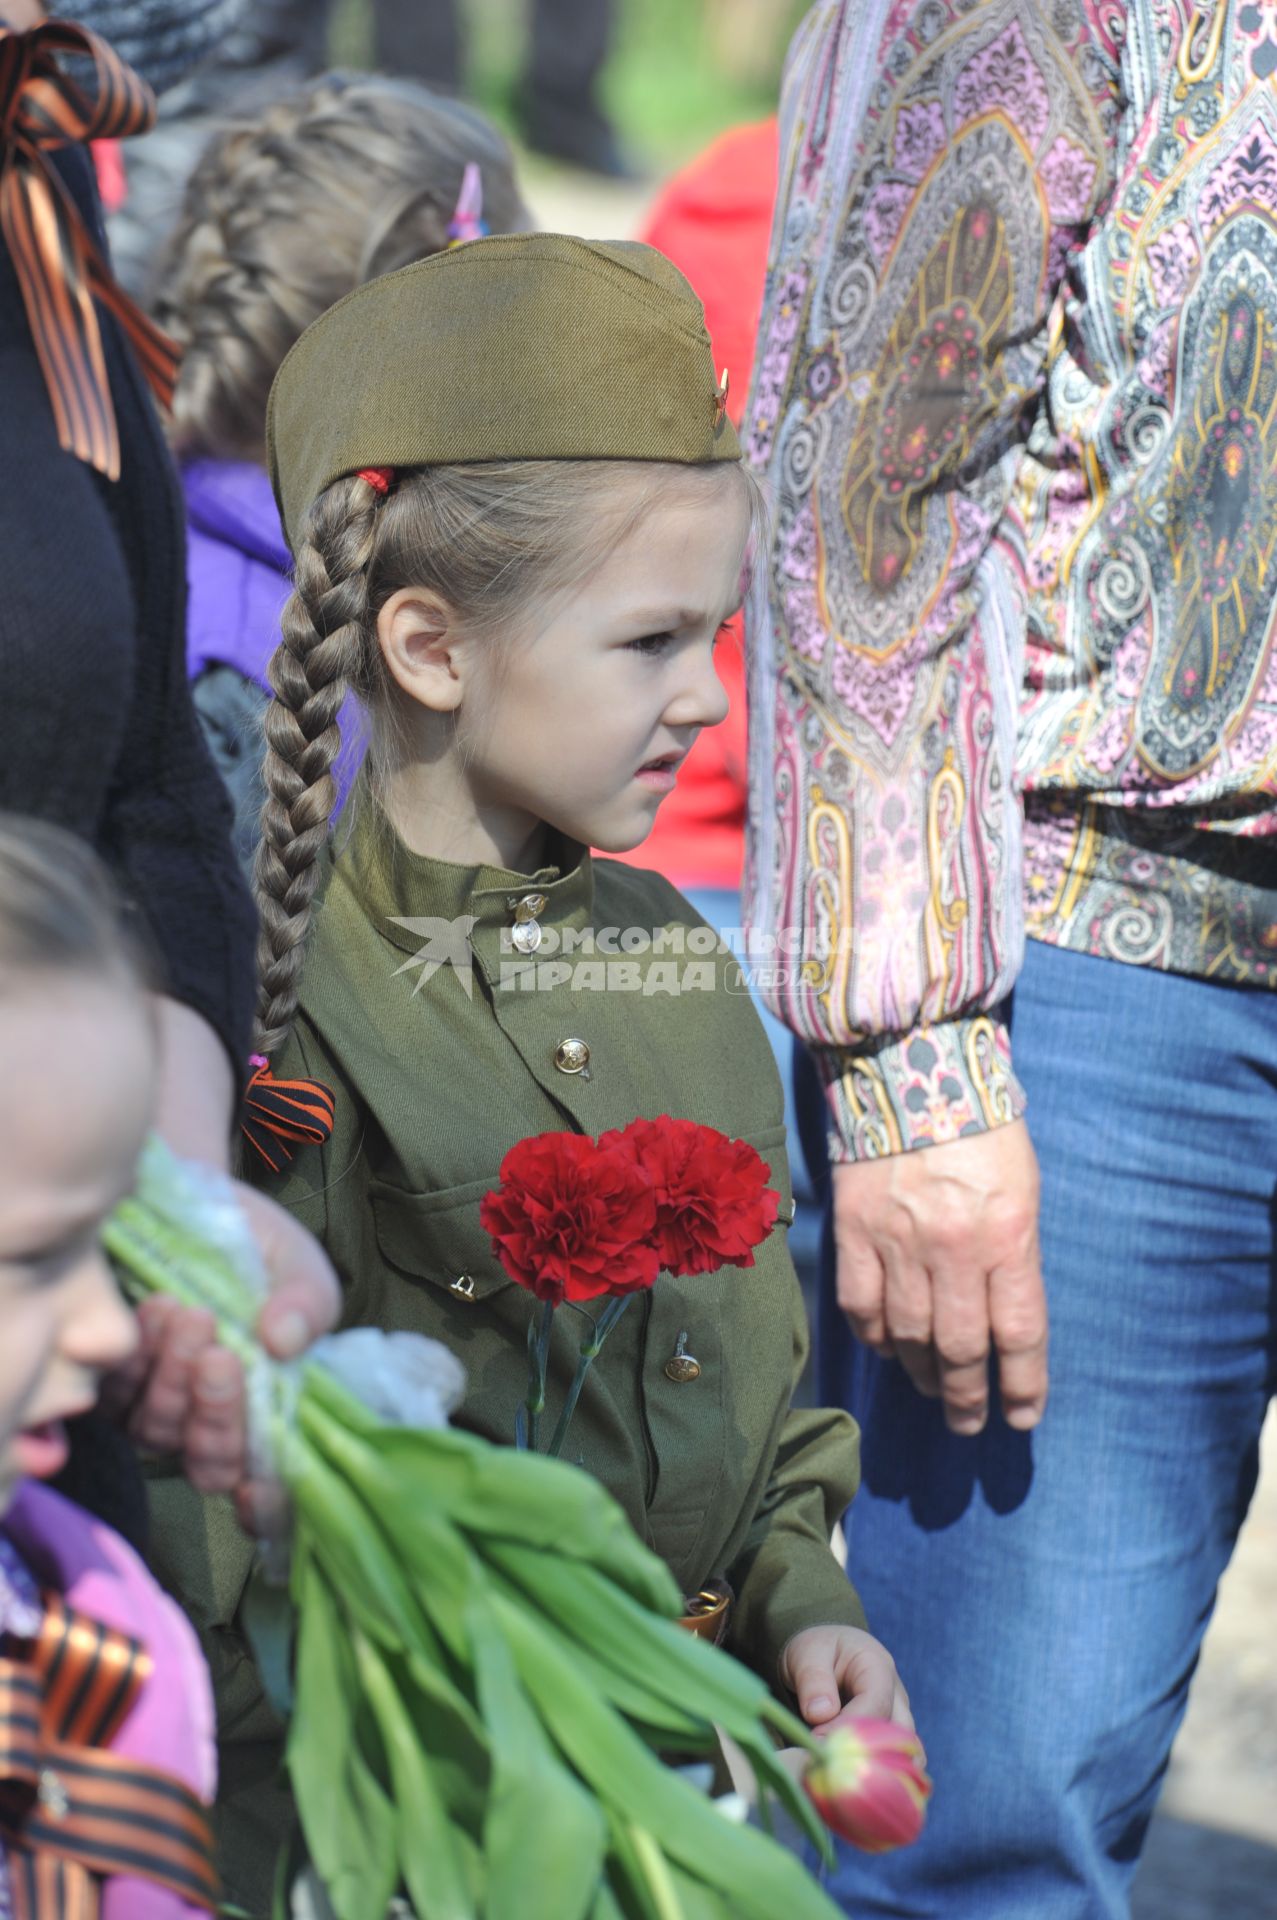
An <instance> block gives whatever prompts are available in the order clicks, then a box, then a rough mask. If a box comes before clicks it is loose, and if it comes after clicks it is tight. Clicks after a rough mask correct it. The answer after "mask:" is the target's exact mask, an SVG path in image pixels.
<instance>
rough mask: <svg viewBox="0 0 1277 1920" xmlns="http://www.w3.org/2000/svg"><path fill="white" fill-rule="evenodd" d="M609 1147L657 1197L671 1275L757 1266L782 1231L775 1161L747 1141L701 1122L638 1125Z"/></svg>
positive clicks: (662, 1251) (605, 1141)
mask: <svg viewBox="0 0 1277 1920" xmlns="http://www.w3.org/2000/svg"><path fill="white" fill-rule="evenodd" d="M599 1145H600V1146H601V1147H614V1148H621V1149H624V1150H627V1151H628V1152H630V1153H631V1154H632V1155H633V1156H634V1158H635V1160H636V1161H637V1162H638V1164H639V1166H640V1167H641V1168H642V1169H643V1171H644V1172H645V1173H646V1174H647V1176H648V1178H649V1179H650V1181H651V1183H652V1186H653V1187H654V1189H655V1193H656V1246H657V1252H658V1256H659V1259H660V1264H661V1265H662V1266H663V1267H665V1268H667V1269H668V1270H669V1272H670V1273H676V1274H689V1273H712V1272H713V1271H714V1269H715V1268H716V1267H729V1266H730V1267H752V1266H753V1264H754V1248H755V1247H756V1246H758V1245H760V1244H761V1242H762V1241H764V1240H765V1239H766V1238H767V1236H768V1234H769V1233H770V1232H771V1230H772V1228H773V1226H774V1225H775V1224H776V1210H777V1208H778V1206H779V1204H780V1196H779V1195H778V1194H777V1193H776V1191H775V1189H774V1188H773V1187H769V1186H768V1184H767V1182H768V1179H769V1178H770V1173H769V1170H768V1166H767V1162H766V1161H765V1160H764V1159H763V1158H762V1156H761V1155H760V1154H758V1153H756V1152H755V1151H754V1149H753V1147H751V1146H750V1145H748V1143H747V1142H746V1141H744V1140H729V1139H728V1137H727V1135H726V1134H725V1133H719V1132H718V1130H717V1129H716V1128H714V1127H702V1126H698V1125H697V1124H696V1122H695V1121H693V1120H674V1119H671V1118H670V1117H669V1116H668V1115H662V1116H661V1118H659V1119H657V1120H634V1121H631V1123H630V1125H629V1126H628V1127H625V1128H622V1129H621V1130H620V1131H618V1132H614V1133H605V1134H604V1135H603V1138H602V1139H601V1140H600V1142H599Z"/></svg>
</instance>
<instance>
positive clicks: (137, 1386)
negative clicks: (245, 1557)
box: [102, 1181, 341, 1532]
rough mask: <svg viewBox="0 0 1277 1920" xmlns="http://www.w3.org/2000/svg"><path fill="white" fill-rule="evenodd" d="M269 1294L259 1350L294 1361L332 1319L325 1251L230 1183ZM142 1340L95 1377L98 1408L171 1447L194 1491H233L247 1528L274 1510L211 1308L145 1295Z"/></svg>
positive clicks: (263, 1522)
mask: <svg viewBox="0 0 1277 1920" xmlns="http://www.w3.org/2000/svg"><path fill="white" fill-rule="evenodd" d="M236 1188H237V1192H238V1195H239V1200H240V1204H241V1206H242V1207H243V1208H244V1211H245V1213H246V1214H247V1215H248V1218H249V1221H250V1223H251V1225H252V1229H253V1237H254V1238H255V1240H256V1241H257V1244H258V1247H259V1249H260V1250H261V1254H262V1259H263V1262H264V1264H265V1267H266V1271H267V1273H268V1274H269V1276H270V1280H271V1292H270V1296H269V1298H268V1299H267V1301H266V1303H265V1305H264V1306H263V1308H262V1311H261V1317H260V1318H259V1320H258V1323H257V1331H258V1335H259V1337H260V1339H261V1342H262V1345H263V1346H264V1347H265V1349H266V1351H267V1352H268V1353H270V1354H272V1355H273V1356H274V1358H275V1359H277V1360H294V1359H296V1358H297V1356H298V1355H299V1354H301V1353H304V1352H305V1350H306V1348H307V1347H309V1346H310V1345H311V1344H312V1342H313V1341H315V1340H317V1339H318V1338H319V1337H320V1335H321V1334H324V1333H327V1332H328V1331H329V1330H330V1329H331V1328H332V1327H333V1326H334V1325H335V1323H336V1320H337V1315H338V1312H339V1310H340V1304H341V1290H340V1287H339V1286H338V1282H337V1276H336V1274H335V1273H334V1272H333V1269H332V1265H331V1263H330V1262H329V1259H328V1256H327V1254H326V1253H325V1252H324V1250H323V1248H322V1247H321V1246H320V1244H319V1242H318V1241H317V1240H316V1239H315V1238H314V1237H313V1236H312V1235H311V1234H309V1233H307V1231H306V1229H305V1228H304V1227H302V1226H300V1225H299V1224H298V1222H297V1221H296V1220H294V1218H293V1216H292V1215H291V1214H290V1213H287V1212H286V1211H285V1210H284V1208H283V1207H281V1206H278V1205H277V1204H276V1202H275V1201H273V1200H271V1199H268V1198H267V1196H266V1195H265V1194H262V1193H258V1192H256V1191H255V1190H254V1189H253V1188H252V1187H246V1186H245V1185H244V1184H243V1183H242V1182H239V1181H237V1182H236ZM137 1317H138V1322H139V1324H140V1326H141V1329H142V1339H141V1342H140V1343H139V1347H138V1351H137V1353H136V1354H135V1355H134V1356H133V1358H132V1359H131V1360H130V1362H129V1363H128V1365H127V1366H126V1367H124V1368H121V1369H120V1371H119V1372H118V1373H116V1374H113V1375H112V1376H111V1377H110V1379H109V1380H107V1381H105V1382H104V1383H103V1390H102V1406H103V1408H104V1409H105V1410H106V1411H107V1412H108V1413H110V1414H113V1415H114V1416H115V1417H116V1418H117V1419H119V1420H120V1421H121V1423H122V1425H124V1427H125V1428H126V1429H127V1431H128V1432H129V1433H130V1434H131V1435H132V1437H133V1439H134V1440H136V1441H137V1443H138V1445H139V1446H141V1447H145V1448H147V1449H148V1450H149V1451H151V1452H153V1453H180V1454H181V1455H182V1458H183V1462H184V1464H185V1468H186V1473H187V1477H188V1479H189V1480H190V1481H191V1483H192V1485H194V1486H196V1487H198V1488H199V1489H200V1491H201V1492H202V1493H234V1494H235V1496H236V1504H237V1506H238V1508H239V1512H240V1517H241V1519H242V1520H243V1522H244V1524H245V1526H246V1527H248V1528H249V1529H250V1530H251V1531H253V1532H260V1531H263V1530H265V1529H267V1528H269V1526H270V1524H271V1523H272V1521H273V1519H274V1518H275V1517H276V1515H277V1514H278V1512H279V1510H280V1508H281V1505H282V1503H281V1500H280V1497H279V1491H278V1488H277V1487H276V1486H275V1485H274V1483H271V1482H263V1481H260V1480H253V1479H251V1478H250V1477H249V1475H250V1461H249V1449H248V1414H247V1401H246V1396H245V1391H244V1370H243V1368H242V1366H241V1365H240V1363H239V1361H238V1359H237V1358H236V1357H235V1355H234V1354H231V1353H228V1352H227V1351H226V1349H225V1348H224V1347H220V1346H219V1345H218V1344H217V1332H216V1327H215V1325H214V1322H213V1316H212V1314H211V1313H206V1312H204V1311H203V1310H202V1309H199V1308H195V1307H183V1306H180V1305H179V1304H178V1302H177V1301H175V1300H165V1299H162V1298H159V1297H153V1298H151V1299H149V1300H146V1301H144V1302H143V1303H142V1305H141V1306H140V1307H139V1308H138V1310H137Z"/></svg>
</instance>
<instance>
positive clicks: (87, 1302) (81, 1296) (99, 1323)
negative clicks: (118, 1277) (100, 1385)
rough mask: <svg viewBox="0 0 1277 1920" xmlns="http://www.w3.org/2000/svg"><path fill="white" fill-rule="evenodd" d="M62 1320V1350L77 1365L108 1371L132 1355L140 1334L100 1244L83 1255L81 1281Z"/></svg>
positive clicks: (119, 1365) (98, 1370) (102, 1371)
mask: <svg viewBox="0 0 1277 1920" xmlns="http://www.w3.org/2000/svg"><path fill="white" fill-rule="evenodd" d="M74 1295H75V1298H74V1301H73V1302H70V1303H69V1305H70V1311H69V1312H68V1314H67V1317H66V1320H65V1322H64V1324H63V1333H62V1350H63V1352H64V1353H65V1354H66V1356H67V1358H68V1359H69V1360H73V1361H74V1362H75V1363H76V1365H77V1366H81V1367H89V1368H92V1369H93V1370H94V1371H96V1372H98V1373H107V1372H109V1371H110V1370H111V1368H112V1367H121V1366H123V1365H124V1362H125V1361H126V1360H128V1359H131V1357H132V1355H133V1354H134V1352H135V1351H136V1349H137V1344H138V1341H139V1340H140V1338H141V1334H140V1332H139V1330H138V1324H137V1321H136V1319H135V1318H134V1316H133V1313H132V1311H131V1309H130V1308H129V1306H128V1305H127V1304H126V1302H125V1301H124V1299H123V1297H122V1296H121V1294H120V1290H119V1288H118V1286H117V1285H116V1283H115V1275H114V1274H113V1273H112V1271H111V1265H110V1262H109V1261H108V1259H107V1257H106V1255H105V1254H104V1253H103V1252H102V1250H101V1249H100V1248H95V1249H94V1250H93V1252H91V1253H88V1254H86V1255H85V1265H84V1271H83V1273H82V1275H81V1277H80V1284H79V1285H78V1286H77V1287H76V1288H75V1289H74Z"/></svg>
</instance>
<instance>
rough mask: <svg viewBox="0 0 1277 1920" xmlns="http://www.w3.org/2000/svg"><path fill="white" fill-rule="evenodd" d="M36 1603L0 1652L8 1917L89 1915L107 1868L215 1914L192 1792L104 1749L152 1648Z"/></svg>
mask: <svg viewBox="0 0 1277 1920" xmlns="http://www.w3.org/2000/svg"><path fill="white" fill-rule="evenodd" d="M44 1608H45V1612H44V1619H43V1622H42V1625H41V1627H40V1631H39V1633H38V1635H37V1636H36V1638H35V1640H34V1641H33V1642H32V1643H31V1644H30V1651H29V1654H28V1655H27V1657H26V1658H21V1659H19V1658H15V1657H10V1656H8V1655H6V1656H2V1657H0V1839H2V1840H3V1843H4V1849H5V1863H6V1866H7V1868H8V1873H9V1883H10V1886H9V1891H10V1895H11V1900H12V1906H13V1911H14V1916H15V1920H95V1917H96V1915H97V1913H98V1911H99V1906H100V1901H99V1893H100V1887H101V1881H102V1879H103V1878H104V1877H107V1876H110V1875H114V1874H124V1875H129V1876H133V1877H136V1878H138V1879H142V1880H154V1881H157V1882H158V1883H159V1884H160V1885H161V1886H164V1887H167V1888H169V1890H170V1891H171V1892H174V1893H176V1894H179V1895H180V1896H181V1897H182V1898H183V1899H184V1900H187V1901H189V1902H190V1904H191V1905H192V1906H202V1907H207V1908H209V1909H210V1911H215V1910H216V1908H217V1904H218V1884H217V1875H216V1873H215V1871H214V1868H213V1838H212V1832H211V1829H210V1827H209V1823H208V1816H207V1814H206V1812H205V1810H204V1807H203V1805H202V1803H201V1802H200V1800H199V1799H198V1798H197V1796H196V1795H195V1794H194V1793H193V1792H192V1791H191V1789H190V1788H189V1787H188V1786H187V1785H186V1783H185V1782H184V1781H182V1780H179V1779H177V1778H176V1777H175V1776H174V1775H172V1774H168V1773H164V1772H162V1771H161V1770H160V1769H159V1768H158V1767H150V1766H145V1765H143V1764H142V1763H141V1762H139V1761H134V1760H130V1759H129V1758H128V1757H127V1756H126V1755H123V1754H118V1753H112V1752H110V1751H108V1747H109V1743H110V1741H111V1740H112V1739H113V1738H114V1736H115V1735H116V1733H118V1731H119V1729H120V1727H121V1726H122V1724H123V1722H124V1721H125V1719H126V1718H127V1717H128V1714H129V1712H130V1710H131V1709H132V1707H133V1705H134V1703H135V1702H136V1700H137V1697H138V1695H139V1693H140V1692H141V1689H142V1687H143V1686H144V1685H145V1683H146V1681H147V1679H148V1678H149V1677H150V1674H151V1672H152V1665H151V1658H150V1655H149V1654H148V1653H147V1652H146V1649H145V1648H144V1647H143V1646H142V1644H141V1643H140V1641H137V1640H134V1639H132V1638H131V1637H130V1636H129V1635H128V1634H124V1633H118V1632H116V1631H115V1630H114V1629H113V1628H110V1627H105V1626H103V1625H102V1624H101V1623H100V1622H99V1621H97V1620H92V1619H90V1618H89V1617H88V1616H87V1615H85V1614H80V1613H76V1612H74V1611H73V1610H72V1609H71V1608H69V1607H68V1606H67V1605H66V1603H65V1601H63V1600H62V1599H61V1597H60V1596H59V1595H57V1594H46V1595H45V1596H44ZM9 1644H10V1645H12V1642H10V1643H9Z"/></svg>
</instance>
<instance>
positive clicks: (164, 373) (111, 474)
mask: <svg viewBox="0 0 1277 1920" xmlns="http://www.w3.org/2000/svg"><path fill="white" fill-rule="evenodd" d="M60 54H84V55H86V56H87V57H88V58H89V59H90V60H92V62H93V67H94V92H93V94H92V95H89V94H88V93H86V92H85V90H84V89H83V88H82V87H81V86H80V85H79V84H78V83H77V82H76V81H75V80H73V79H71V78H70V77H69V75H68V74H67V73H65V72H64V71H63V69H62V67H61V65H60V64H59V59H58V56H59V55H60ZM154 120H155V96H154V94H153V93H152V92H151V89H150V88H149V87H148V86H147V84H146V82H145V81H144V80H142V79H140V78H139V77H138V75H137V74H136V73H134V72H133V69H132V68H131V67H128V66H126V65H125V63H124V62H123V61H122V60H121V59H120V58H119V56H118V54H115V53H113V52H112V51H111V49H110V47H108V46H107V44H106V42H105V41H104V40H100V39H99V38H98V36H97V35H96V34H95V33H90V32H89V31H88V29H87V28H86V27H77V26H74V25H72V24H71V23H70V22H69V21H66V20H46V21H44V22H43V23H42V24H41V25H40V26H37V27H31V28H29V29H28V30H27V31H26V32H22V33H18V32H15V31H13V30H12V29H10V28H8V27H0V233H2V234H3V236H4V241H5V244H6V246H7V248H8V250H9V254H10V257H11V258H12V260H13V265H14V270H15V272H16V274H17V278H18V286H19V288H20V289H21V293H22V301H23V305H24V306H25V308H26V313H27V320H28V322H29V324H30V327H31V334H32V338H33V339H34V341H35V349H36V353H37V355H38V356H39V360H40V366H41V369H42V371H43V373H44V382H45V386H46V387H47V388H48V393H49V401H50V404H51V405H52V408H53V418H54V422H55V425H56V427H57V434H58V444H59V446H61V447H64V448H65V449H66V451H67V452H68V453H73V454H75V455H76V457H77V458H78V459H80V460H84V461H86V462H87V463H88V465H89V466H91V467H95V468H96V469H97V470H98V472H99V473H103V474H105V475H106V476H107V478H108V479H110V480H116V479H118V478H119V474H120V437H119V430H118V428H117V426H116V419H115V407H114V405H113V403H112V400H111V390H110V385H109V382H108V379H107V372H106V360H105V357H104V355H103V351H102V332H101V327H100V325H99V322H98V316H97V314H96V312H95V311H94V307H93V301H94V297H95V296H96V298H97V299H99V300H100V301H101V302H102V304H103V306H104V307H107V308H108V309H109V310H110V311H111V312H112V313H113V314H114V315H115V317H116V319H117V320H118V321H119V323H120V325H121V327H122V328H123V329H124V332H125V334H126V336H127V338H128V339H129V341H130V342H131V343H132V346H133V349H134V351H135V352H136V354H137V357H138V361H139V364H140V365H141V368H142V372H143V374H144V375H145V377H146V380H147V384H148V385H149V386H150V389H151V391H152V393H153V394H154V395H155V397H156V399H157V400H158V401H159V403H160V405H161V406H163V407H168V406H170V405H171V404H172V400H173V388H174V385H175V384H176V380H177V369H178V362H179V359H180V354H179V351H178V348H177V346H176V345H175V344H174V342H173V341H172V340H170V339H169V337H168V335H167V334H165V333H162V332H161V331H160V329H159V327H157V326H156V325H155V323H154V321H153V320H150V319H148V317H147V315H146V314H145V313H143V311H142V309H141V308H140V307H139V306H138V305H137V304H136V302H135V301H133V300H131V299H130V298H129V296H128V294H127V293H125V291H124V289H123V288H122V287H121V286H119V285H118V284H117V283H116V281H115V279H114V277H113V276H112V273H111V270H110V268H109V267H108V266H107V264H106V261H105V260H104V259H103V258H102V255H101V253H100V252H99V250H98V245H97V241H96V239H95V238H94V236H93V234H92V233H91V232H90V231H89V229H88V227H87V226H86V225H85V223H84V220H83V218H82V217H81V214H80V210H79V208H78V207H77V206H76V204H75V201H74V200H73V199H72V197H71V195H70V193H69V192H68V190H67V188H66V186H65V185H64V183H63V181H62V179H61V178H60V176H59V174H58V172H57V169H56V168H55V167H53V166H52V165H51V164H50V162H49V159H48V155H49V153H50V152H51V151H52V150H53V149H54V148H56V147H66V146H73V145H75V144H77V143H79V142H81V141H89V140H122V139H127V138H128V136H129V135H130V134H134V133H145V132H146V130H147V128H148V127H150V126H151V125H152V124H153V122H154Z"/></svg>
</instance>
